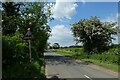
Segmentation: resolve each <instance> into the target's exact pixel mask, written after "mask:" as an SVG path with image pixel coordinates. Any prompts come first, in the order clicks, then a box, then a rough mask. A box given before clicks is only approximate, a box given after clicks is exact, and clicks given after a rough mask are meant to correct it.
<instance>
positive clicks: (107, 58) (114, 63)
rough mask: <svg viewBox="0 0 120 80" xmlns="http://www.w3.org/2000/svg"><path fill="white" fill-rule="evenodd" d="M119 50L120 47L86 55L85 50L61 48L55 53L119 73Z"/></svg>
mask: <svg viewBox="0 0 120 80" xmlns="http://www.w3.org/2000/svg"><path fill="white" fill-rule="evenodd" d="M119 49H120V47H112V48H110V49H109V50H108V51H105V52H102V53H94V54H88V53H85V52H84V51H83V48H60V49H55V50H53V51H54V52H56V53H58V54H62V55H64V56H68V57H71V58H74V59H78V60H82V61H85V62H90V63H93V64H96V65H99V66H102V67H105V68H107V69H111V70H113V71H116V72H118V64H119V51H118V50H119Z"/></svg>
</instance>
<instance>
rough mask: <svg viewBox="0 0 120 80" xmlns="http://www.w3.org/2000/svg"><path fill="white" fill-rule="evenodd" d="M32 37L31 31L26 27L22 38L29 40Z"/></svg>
mask: <svg viewBox="0 0 120 80" xmlns="http://www.w3.org/2000/svg"><path fill="white" fill-rule="evenodd" d="M32 38H33V37H32V33H31V31H30V28H28V29H27V33H26V34H25V36H24V38H23V39H25V40H30V39H32Z"/></svg>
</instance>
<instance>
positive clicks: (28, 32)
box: [23, 28, 32, 62]
mask: <svg viewBox="0 0 120 80" xmlns="http://www.w3.org/2000/svg"><path fill="white" fill-rule="evenodd" d="M23 39H25V40H28V41H29V54H30V62H31V58H32V57H31V42H30V39H32V33H31V31H30V28H28V29H27V33H26V34H25V36H24V38H23Z"/></svg>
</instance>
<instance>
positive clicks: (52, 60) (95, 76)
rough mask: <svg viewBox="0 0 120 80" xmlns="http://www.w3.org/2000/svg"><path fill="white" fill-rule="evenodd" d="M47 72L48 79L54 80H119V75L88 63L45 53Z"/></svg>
mask: <svg viewBox="0 0 120 80" xmlns="http://www.w3.org/2000/svg"><path fill="white" fill-rule="evenodd" d="M44 55H45V62H46V70H45V75H46V77H47V78H48V79H51V80H54V79H53V78H56V79H55V80H57V79H58V80H59V79H60V80H72V79H73V80H76V79H77V80H82V79H83V80H104V79H105V80H106V79H108V80H118V79H117V78H118V75H116V74H111V73H109V72H107V71H105V70H101V69H99V68H94V67H91V66H90V65H89V64H88V63H85V62H81V61H79V62H78V61H75V60H73V59H71V58H69V57H64V56H62V55H60V54H56V53H53V52H50V51H48V52H45V53H44Z"/></svg>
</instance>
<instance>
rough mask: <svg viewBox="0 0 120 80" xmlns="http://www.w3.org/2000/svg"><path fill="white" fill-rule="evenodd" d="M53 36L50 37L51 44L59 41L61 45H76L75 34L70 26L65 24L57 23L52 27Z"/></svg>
mask: <svg viewBox="0 0 120 80" xmlns="http://www.w3.org/2000/svg"><path fill="white" fill-rule="evenodd" d="M51 34H52V36H51V37H50V38H49V41H48V42H50V43H51V44H53V43H59V44H60V45H61V46H70V45H74V42H73V36H72V32H71V30H70V28H68V27H65V26H64V25H56V26H54V27H53V28H52V32H51Z"/></svg>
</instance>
